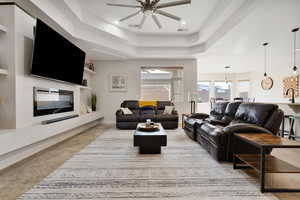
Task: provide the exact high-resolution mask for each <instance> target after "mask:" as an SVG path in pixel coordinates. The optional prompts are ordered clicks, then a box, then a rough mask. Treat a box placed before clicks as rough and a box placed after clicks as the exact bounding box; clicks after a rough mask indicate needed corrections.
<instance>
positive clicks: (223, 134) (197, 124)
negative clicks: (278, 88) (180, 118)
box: [184, 102, 283, 161]
mask: <svg viewBox="0 0 300 200" xmlns="http://www.w3.org/2000/svg"><path fill="white" fill-rule="evenodd" d="M282 120H283V112H282V111H281V110H280V109H279V108H278V106H277V105H275V104H264V103H241V102H232V103H230V102H218V103H215V104H214V106H213V108H212V111H211V113H210V115H207V114H202V113H198V114H197V113H195V114H192V115H190V116H189V117H187V118H185V119H184V130H185V132H186V133H187V135H188V136H189V137H191V138H192V139H193V140H195V141H197V142H198V143H199V144H201V146H202V147H203V148H205V149H206V150H207V151H208V152H209V153H210V154H211V155H212V156H213V157H214V158H215V159H216V160H218V161H232V151H233V144H232V142H233V134H234V133H249V134H251V133H269V134H274V135H277V133H278V131H279V127H280V124H281V122H282ZM235 145H236V146H235V147H236V149H237V150H238V151H240V152H243V153H258V152H259V151H258V149H255V148H253V146H250V145H248V144H246V143H243V142H242V141H239V142H238V143H237V144H235Z"/></svg>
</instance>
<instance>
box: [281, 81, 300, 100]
mask: <svg viewBox="0 0 300 200" xmlns="http://www.w3.org/2000/svg"><path fill="white" fill-rule="evenodd" d="M290 88H292V89H293V92H288V90H289V89H290ZM290 91H291V89H290ZM293 93H294V97H298V96H299V75H296V76H290V77H286V78H284V79H283V97H284V98H292V97H293Z"/></svg>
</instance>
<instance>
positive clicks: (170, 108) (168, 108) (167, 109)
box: [163, 106, 174, 115]
mask: <svg viewBox="0 0 300 200" xmlns="http://www.w3.org/2000/svg"><path fill="white" fill-rule="evenodd" d="M173 110H174V106H165V110H164V113H163V114H164V115H171V114H172V112H173Z"/></svg>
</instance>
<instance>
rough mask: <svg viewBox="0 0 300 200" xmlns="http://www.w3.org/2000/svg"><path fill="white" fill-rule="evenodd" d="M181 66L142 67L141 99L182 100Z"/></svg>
mask: <svg viewBox="0 0 300 200" xmlns="http://www.w3.org/2000/svg"><path fill="white" fill-rule="evenodd" d="M182 77H183V68H182V67H142V68H141V99H143V100H161V101H174V102H183V78H182Z"/></svg>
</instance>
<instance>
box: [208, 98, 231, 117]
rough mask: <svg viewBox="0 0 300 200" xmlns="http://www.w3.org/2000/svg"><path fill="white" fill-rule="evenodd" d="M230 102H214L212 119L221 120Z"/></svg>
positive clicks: (211, 113)
mask: <svg viewBox="0 0 300 200" xmlns="http://www.w3.org/2000/svg"><path fill="white" fill-rule="evenodd" d="M228 103H229V102H227V101H220V102H216V103H214V104H213V107H212V110H211V112H210V118H211V119H217V120H220V119H222V117H223V116H224V114H225V110H226V107H227V105H228Z"/></svg>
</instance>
